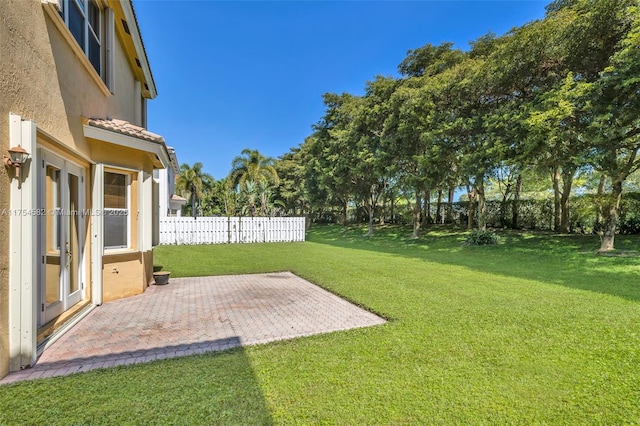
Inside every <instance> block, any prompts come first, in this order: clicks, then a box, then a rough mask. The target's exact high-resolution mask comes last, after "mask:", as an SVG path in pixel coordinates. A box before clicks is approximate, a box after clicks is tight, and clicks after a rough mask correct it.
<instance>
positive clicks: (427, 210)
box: [422, 190, 431, 228]
mask: <svg viewBox="0 0 640 426" xmlns="http://www.w3.org/2000/svg"><path fill="white" fill-rule="evenodd" d="M430 218H431V191H430V190H426V191H424V214H423V215H422V226H423V227H424V228H426V227H427V226H428V225H429V222H430V220H429V219H430Z"/></svg>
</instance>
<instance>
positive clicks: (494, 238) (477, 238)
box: [465, 229, 499, 246]
mask: <svg viewBox="0 0 640 426" xmlns="http://www.w3.org/2000/svg"><path fill="white" fill-rule="evenodd" d="M498 239H499V238H498V235H497V234H496V233H495V232H493V231H489V230H482V229H474V230H473V231H471V232H470V233H469V236H467V240H466V241H465V244H466V245H469V246H486V245H489V244H497V243H498Z"/></svg>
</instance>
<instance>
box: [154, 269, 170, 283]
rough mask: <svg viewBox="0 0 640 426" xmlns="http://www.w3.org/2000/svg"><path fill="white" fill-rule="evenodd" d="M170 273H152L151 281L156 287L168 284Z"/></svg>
mask: <svg viewBox="0 0 640 426" xmlns="http://www.w3.org/2000/svg"><path fill="white" fill-rule="evenodd" d="M170 274H171V272H154V273H153V280H154V281H155V282H156V285H167V284H169V275H170Z"/></svg>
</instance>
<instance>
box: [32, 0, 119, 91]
mask: <svg viewBox="0 0 640 426" xmlns="http://www.w3.org/2000/svg"><path fill="white" fill-rule="evenodd" d="M42 7H43V9H44V10H45V11H46V12H47V15H49V18H50V19H51V21H52V22H53V23H54V24H55V26H56V28H58V30H59V31H60V34H62V37H63V38H64V39H65V40H66V41H67V43H68V44H69V46H70V47H71V50H72V51H73V53H74V54H75V55H76V56H77V57H78V59H79V60H80V63H81V64H82V65H83V66H84V68H85V69H86V70H87V72H88V73H89V75H90V76H91V78H92V79H93V81H94V82H95V83H96V84H97V85H98V88H99V89H100V90H101V91H102V93H103V94H104V95H105V96H111V95H112V93H111V91H110V90H109V88H108V87H107V85H106V84H105V82H104V81H102V78H100V75H99V74H98V73H97V72H96V70H95V68H93V65H91V62H89V58H87V56H86V55H85V54H84V52H83V51H82V49H81V48H80V46H78V43H77V42H76V39H75V38H73V35H72V34H71V31H69V28H67V26H66V25H65V24H64V21H63V20H62V17H61V16H60V14H59V13H58V10H57V9H56V7H55V6H54V5H53V4H51V3H46V4H43V5H42Z"/></svg>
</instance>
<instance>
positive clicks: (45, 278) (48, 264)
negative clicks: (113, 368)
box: [39, 150, 86, 325]
mask: <svg viewBox="0 0 640 426" xmlns="http://www.w3.org/2000/svg"><path fill="white" fill-rule="evenodd" d="M40 158H41V159H42V163H41V167H42V169H41V176H40V192H39V196H40V201H39V206H40V208H39V212H40V213H41V214H40V222H39V230H40V232H39V235H40V255H41V258H42V266H41V268H40V271H41V273H40V280H39V281H40V286H39V290H40V291H39V298H40V301H39V302H40V306H41V315H40V324H41V325H42V324H45V323H47V322H49V321H51V320H52V319H53V318H55V317H56V316H58V315H60V314H61V313H63V312H64V311H66V310H67V309H69V308H71V307H72V306H73V305H75V304H76V303H78V302H79V301H80V300H82V299H83V297H84V294H83V293H84V235H85V226H86V217H85V206H84V195H85V172H84V169H83V168H81V167H79V166H77V165H75V164H73V163H70V162H68V161H66V160H64V159H62V158H61V157H59V156H57V155H55V154H53V153H50V152H48V151H45V150H42V151H41V157H40Z"/></svg>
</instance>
